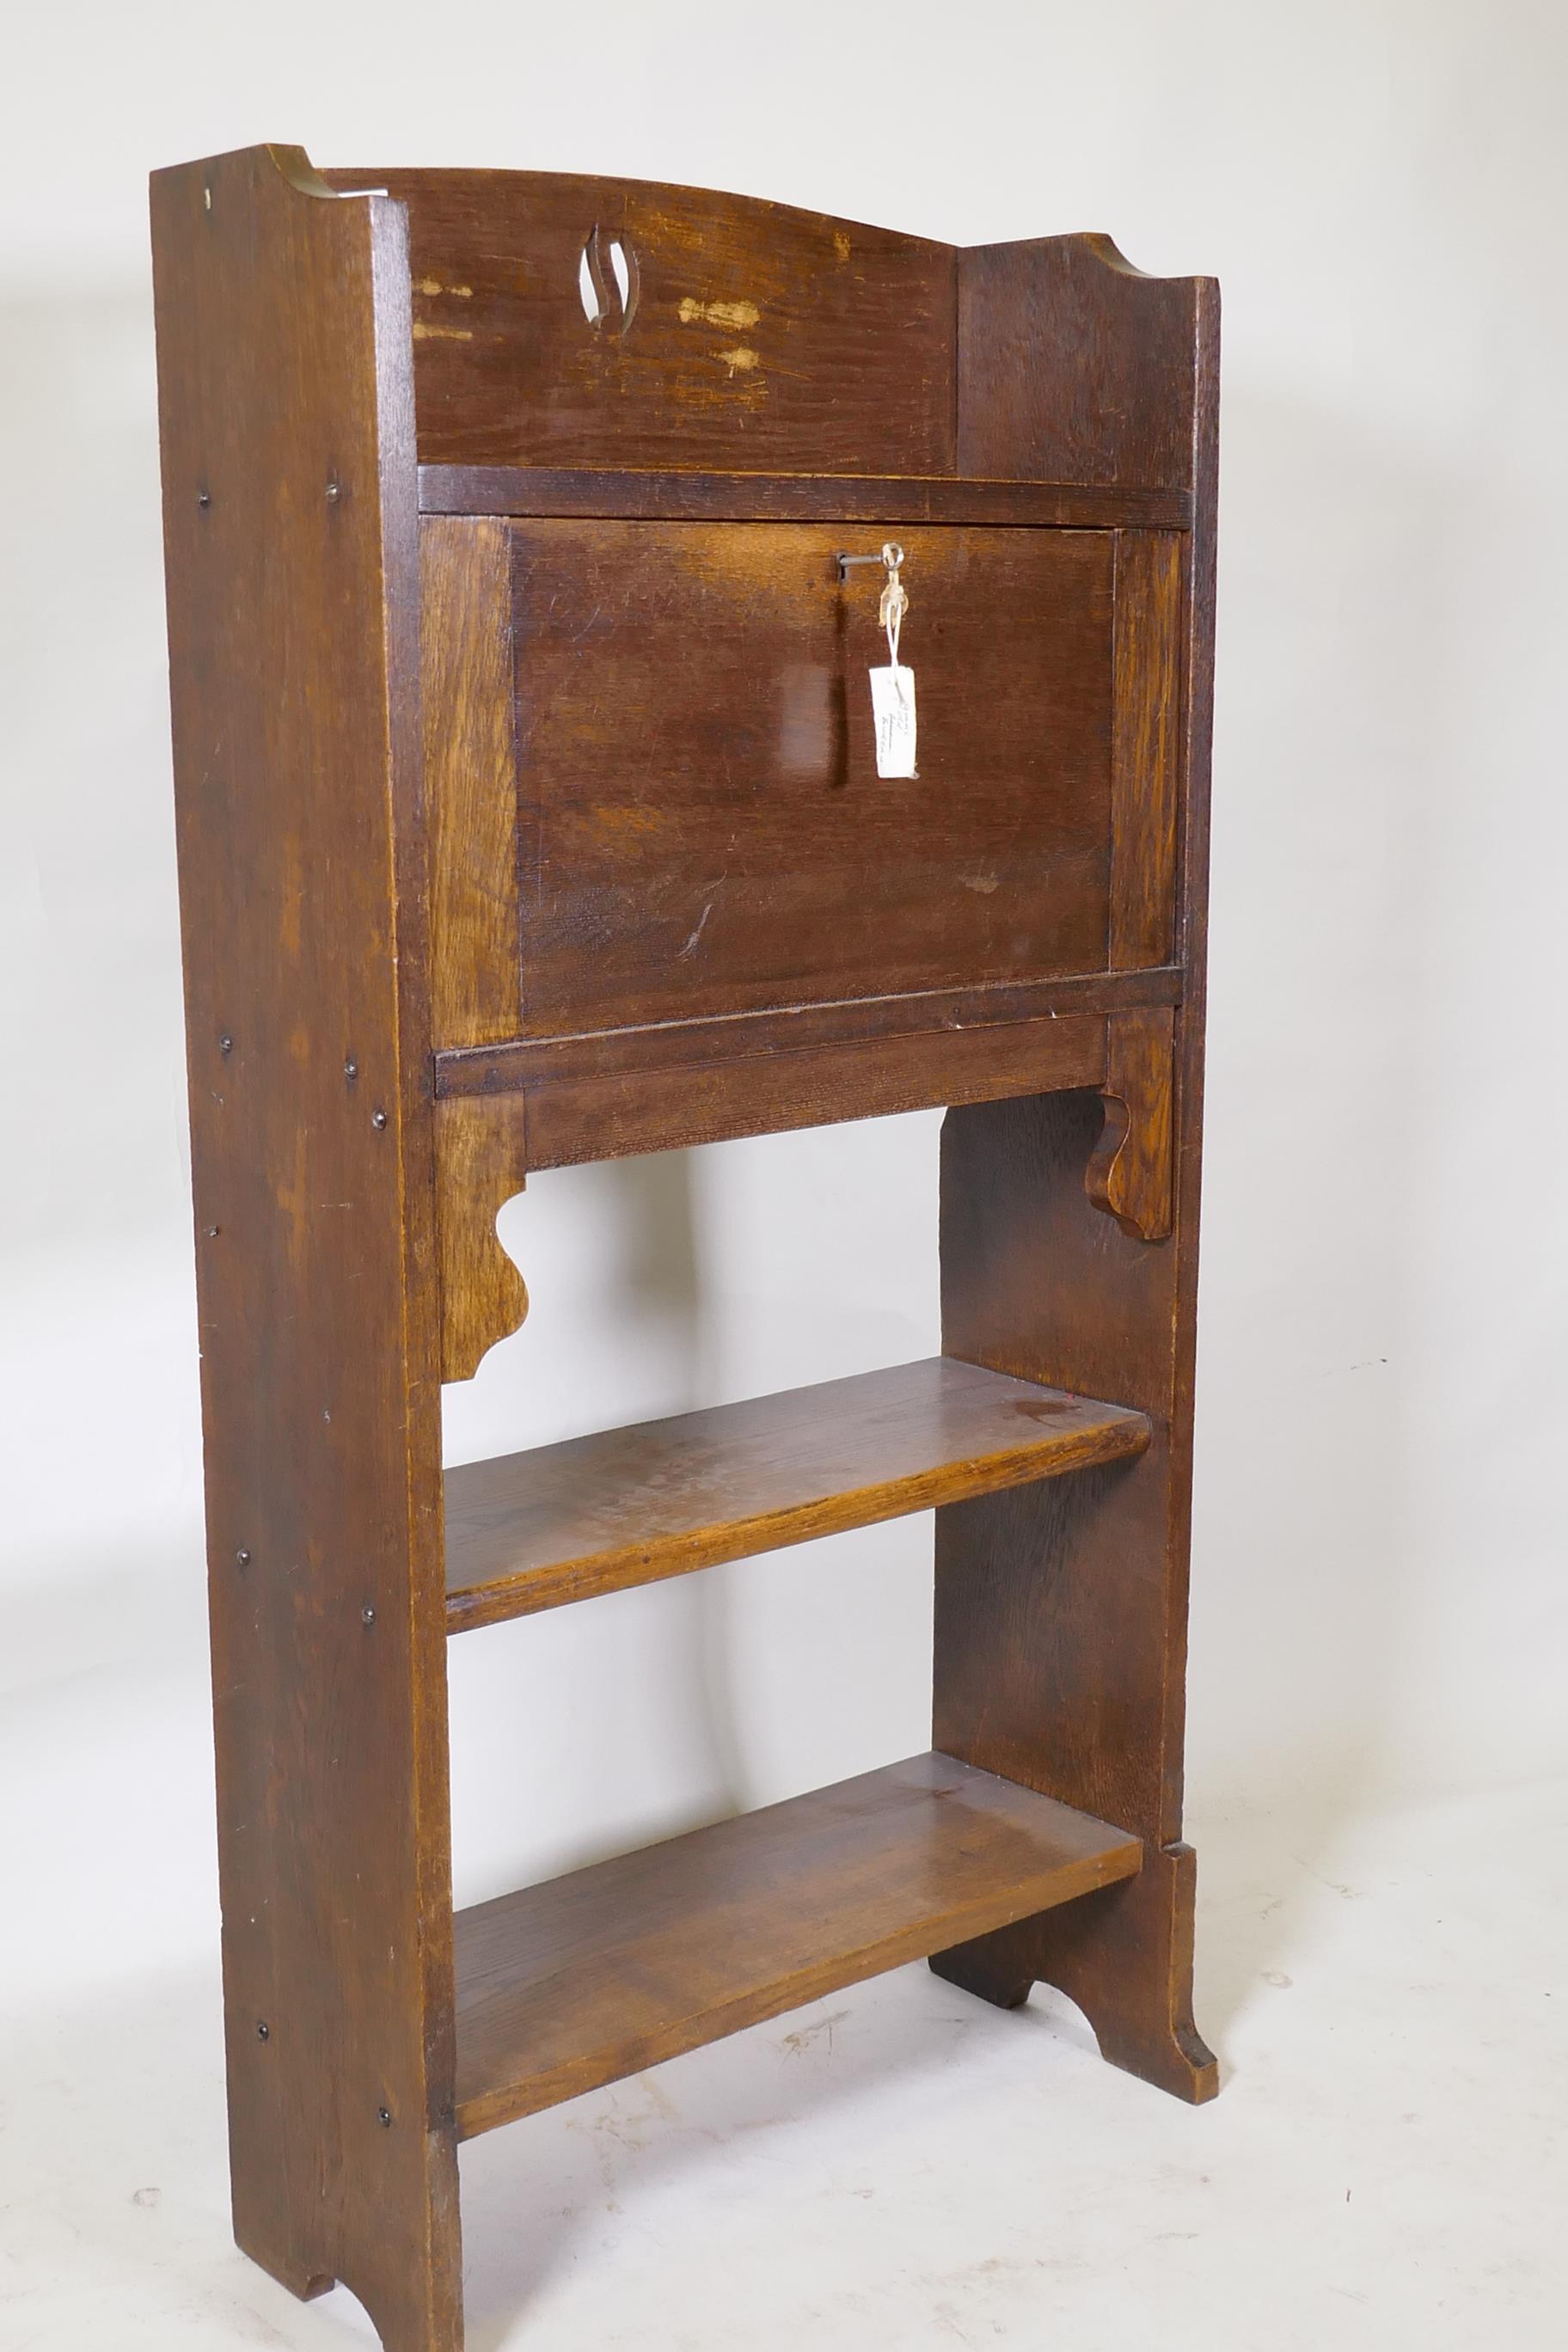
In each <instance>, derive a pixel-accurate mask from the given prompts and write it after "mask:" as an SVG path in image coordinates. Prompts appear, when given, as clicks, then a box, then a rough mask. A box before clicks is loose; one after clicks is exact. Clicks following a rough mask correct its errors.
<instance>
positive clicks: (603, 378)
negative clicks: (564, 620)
mask: <svg viewBox="0 0 1568 2352" xmlns="http://www.w3.org/2000/svg"><path fill="white" fill-rule="evenodd" d="M327 177H328V178H329V179H330V180H331V183H332V184H333V185H334V186H335V187H340V188H347V187H377V188H387V189H390V191H391V193H392V194H393V195H394V196H396V197H400V198H402V199H403V200H404V202H405V203H406V205H407V206H408V229H409V248H410V257H411V264H412V269H413V279H414V335H415V342H414V370H415V394H416V404H417V412H418V432H419V455H420V457H421V458H422V459H423V461H424V462H425V463H426V465H481V466H540V465H542V466H564V467H573V466H612V467H637V466H664V467H742V468H745V469H747V470H757V471H762V472H768V471H773V472H785V471H795V472H807V471H809V472H811V473H816V474H838V473H852V474H877V473H900V474H948V473H951V472H952V435H953V405H954V400H953V311H954V290H953V273H954V254H953V249H952V247H951V246H946V245H934V244H931V243H930V242H928V241H927V240H926V239H923V238H921V237H911V236H896V235H894V234H893V233H892V232H891V231H890V230H888V229H879V228H868V227H866V226H863V225H862V224H861V223H859V222H858V221H839V220H830V219H828V218H827V217H826V215H822V214H819V213H809V212H801V211H797V210H796V209H795V208H794V207H793V206H791V205H775V204H768V203H765V202H763V201H761V200H758V199H756V198H751V197H745V196H725V195H717V194H712V193H710V191H708V190H706V189H700V188H677V187H664V186H659V185H657V184H652V183H643V182H637V181H623V180H608V179H587V178H583V177H580V176H575V175H573V174H569V173H548V172H420V171H404V170H381V169H377V170H374V171H352V172H351V171H346V170H344V171H333V172H331V173H328V174H327ZM595 229H596V230H597V231H598V233H599V247H598V250H599V252H600V253H601V254H604V253H605V252H606V250H607V247H608V244H609V241H610V240H611V239H612V238H615V237H619V238H620V239H622V240H623V242H624V245H625V247H626V252H627V255H628V257H629V262H630V265H631V268H633V269H634V270H635V272H636V279H637V289H636V301H635V307H634V308H633V310H632V312H631V315H630V318H629V320H624V315H623V311H622V307H621V305H620V303H619V301H618V300H617V299H616V291H615V288H614V281H613V276H612V274H611V271H610V268H609V264H608V262H607V260H606V261H605V262H603V263H602V265H601V268H602V275H603V278H604V281H605V282H604V291H605V296H606V297H607V298H608V299H607V308H608V313H609V315H608V316H607V317H606V319H605V322H604V323H603V324H602V325H601V326H599V327H596V328H595V327H593V326H590V325H589V323H588V320H587V319H586V317H585V316H584V309H583V303H582V298H581V295H580V292H579V287H578V278H579V272H580V269H581V267H582V263H583V258H584V248H585V246H586V244H587V241H588V239H589V238H590V236H592V235H593V233H594V231H595Z"/></svg>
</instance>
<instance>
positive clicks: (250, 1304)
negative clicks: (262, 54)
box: [153, 149, 462, 2352]
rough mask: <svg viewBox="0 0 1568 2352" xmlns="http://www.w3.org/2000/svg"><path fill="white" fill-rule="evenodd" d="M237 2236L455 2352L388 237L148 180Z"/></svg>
mask: <svg viewBox="0 0 1568 2352" xmlns="http://www.w3.org/2000/svg"><path fill="white" fill-rule="evenodd" d="M153 257H154V276H155V288H156V300H157V327H158V362H159V398H160V405H161V410H162V420H163V502H164V503H163V514H164V534H165V549H166V556H167V568H168V586H169V652H170V668H171V674H172V681H173V707H174V772H175V786H176V799H177V813H178V840H179V858H180V887H181V910H182V923H183V929H184V958H185V977H186V998H185V1009H186V1027H187V1038H188V1045H189V1063H190V1103H191V1139H192V1155H193V1161H194V1174H195V1213H196V1232H197V1244H196V1258H197V1297H198V1309H199V1315H200V1322H201V1370H202V1412H203V1424H204V1431H205V1466H206V1509H207V1539H208V1559H209V1571H210V1595H211V1621H212V1647H213V1686H214V1704H215V1713H216V1749H217V1780H218V1846H219V1864H220V1871H221V1876H222V1892H223V1920H224V1938H223V1950H224V1989H225V2008H226V2029H227V2042H228V2095H229V2132H230V2149H231V2156H232V2164H233V2176H234V2210H235V2228H236V2234H237V2238H238V2240H239V2242H240V2244H241V2245H242V2246H243V2247H244V2249H245V2250H246V2252H247V2253H249V2254H251V2255H253V2256H254V2257H255V2259H256V2260H257V2261H258V2262H259V2263H262V2264H263V2265H264V2266H265V2267H266V2268H267V2269H268V2270H269V2271H270V2272H271V2273H273V2275H274V2276H275V2277H277V2278H279V2279H280V2280H282V2281H283V2283H284V2284H286V2285H288V2286H289V2287H291V2288H292V2289H293V2290H294V2292H295V2293H296V2294H314V2293H317V2292H319V2291H320V2290H321V2289H322V2288H324V2287H325V2286H327V2285H328V2284H331V2281H332V2280H333V2279H334V2278H341V2279H343V2280H344V2281H346V2282H347V2284H349V2285H350V2286H352V2287H353V2291H354V2293H355V2294H357V2295H358V2296H359V2297H360V2299H361V2301H362V2302H363V2304H364V2305H366V2306H367V2308H368V2309H369V2311H370V2313H371V2315H372V2316H373V2317H374V2321H375V2323H376V2326H377V2327H378V2328H379V2329H380V2331H381V2335H382V2340H383V2342H384V2345H386V2346H387V2347H388V2352H455V2347H457V2346H458V2344H459V2343H460V2340H461V2326H462V2321H461V2308H460V2276H461V2269H460V2263H459V2258H458V2203H457V2192H458V2179H457V2166H456V2160H455V2143H454V2138H453V2131H452V2121H451V2095H452V2065H453V2055H452V2053H453V2039H452V1976H451V1970H452V1958H451V1949H452V1947H451V1886H450V1865H449V1858H448V1840H447V1736H446V1660H445V1655H444V1649H443V1622H442V1601H441V1582H442V1561H441V1524H440V1451H439V1448H440V1431H439V1425H438V1418H437V1413H438V1386H437V1380H438V1370H439V1366H438V1361H437V1325H436V1314H435V1303H436V1302H435V1286H434V1280H433V1272H434V1269H433V1234H432V1213H431V1172H430V1171H431V1142H430V1112H429V1106H428V1089H427V1080H426V1073H427V1060H428V1051H429V1045H428V1015H427V1007H426V999H425V988H426V978H425V947H424V936H423V934H424V906H425V877H424V870H423V867H424V845H423V839H422V833H421V820H420V809H419V796H420V746H419V719H418V658H419V657H418V646H417V637H416V628H417V614H418V596H419V588H418V579H417V563H418V551H417V541H416V534H417V528H418V522H417V511H416V502H415V476H414V439H413V410H412V401H411V397H410V388H409V383H408V379H407V339H408V279H407V266H406V260H405V248H404V238H403V222H402V216H401V215H400V213H399V212H398V210H397V208H396V207H395V205H390V204H388V203H386V202H385V201H384V200H383V199H379V198H375V197H365V198H363V199H361V200H360V201H358V202H354V203H342V202H338V201H335V200H332V199H331V198H330V197H329V196H328V194H327V191H326V190H325V189H324V188H321V186H320V185H319V184H316V183H314V182H313V181H312V178H311V176H310V170H309V166H308V164H307V163H306V161H305V159H304V157H303V156H302V155H301V154H300V152H298V151H297V150H289V149H279V150H270V151H269V150H265V149H253V150H251V151H250V152H247V153H243V154H237V155H229V156H222V157H218V158H216V159H215V160H214V161H212V162H210V163H203V164H191V165H187V166H185V167H184V168H182V169H179V170H175V171H170V172H162V173H157V174H156V175H155V176H154V178H153Z"/></svg>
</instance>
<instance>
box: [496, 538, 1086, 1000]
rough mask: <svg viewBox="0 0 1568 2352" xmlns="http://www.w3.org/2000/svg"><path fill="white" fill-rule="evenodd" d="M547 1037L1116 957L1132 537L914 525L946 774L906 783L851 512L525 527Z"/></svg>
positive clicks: (519, 579) (869, 573) (916, 641)
mask: <svg viewBox="0 0 1568 2352" xmlns="http://www.w3.org/2000/svg"><path fill="white" fill-rule="evenodd" d="M512 532H513V546H514V551H515V580H516V610H517V638H518V644H517V665H518V697H519V703H518V749H519V762H520V795H521V827H522V832H521V877H522V904H521V937H522V963H523V1005H522V1010H523V1031H524V1034H532V1035H539V1034H563V1033H566V1032H570V1031H573V1030H580V1029H597V1028H613V1027H619V1026H623V1025H626V1024H636V1023H638V1022H650V1021H665V1020H677V1019H681V1018H690V1017H694V1016H700V1015H703V1014H710V1013H739V1012H744V1011H751V1010H755V1009H757V1008H759V1007H763V1006H767V1005H773V1004H790V1003H811V1002H816V1001H820V1000H822V999H824V998H833V997H846V996H853V995H857V994H877V995H884V994H889V993H897V992H900V991H903V990H910V989H921V988H941V987H949V986H954V985H959V984H970V985H973V983H975V982H987V981H998V980H1017V979H1028V978H1037V977H1040V976H1047V975H1050V974H1052V973H1057V972H1075V971H1095V970H1103V969H1104V966H1105V961H1106V940H1107V924H1108V909H1109V895H1108V893H1109V871H1110V709H1111V644H1110V606H1111V547H1112V541H1111V537H1110V534H1108V533H1104V532H1097V531H1027V532H1025V531H1016V530H965V529H961V528H951V529H949V528H931V527H917V528H914V529H907V528H902V527H900V526H899V525H898V524H896V523H889V524H888V525H886V526H883V525H877V526H873V527H871V528H869V529H867V528H866V527H864V526H861V527H859V529H858V531H856V532H851V533H849V534H848V541H849V544H850V546H851V547H852V549H854V550H855V551H862V550H863V549H864V548H875V547H877V546H879V544H880V543H881V541H882V539H883V537H884V536H885V535H886V533H888V532H891V533H893V535H895V536H896V537H897V538H898V539H899V541H900V543H901V544H902V546H903V548H904V550H905V553H906V562H905V570H904V576H905V580H906V583H907V586H908V589H909V593H910V615H909V619H908V621H907V623H906V625H905V635H904V642H903V646H902V648H901V652H902V657H903V658H904V659H905V660H906V661H908V662H909V663H910V665H911V666H912V667H913V669H914V672H915V677H916V680H917V690H918V696H919V710H920V773H919V776H918V778H917V779H915V780H912V781H884V780H882V779H879V777H878V776H877V773H876V769H875V759H874V750H873V739H872V729H871V719H870V703H869V688H868V679H867V672H868V667H869V666H870V665H871V664H872V663H874V662H878V661H885V660H886V658H887V648H886V643H885V640H884V639H883V637H882V635H881V633H880V631H879V628H878V625H877V601H878V594H879V586H880V582H881V577H882V575H881V573H880V572H879V569H878V568H877V567H874V566H872V567H868V568H866V569H865V570H861V571H857V572H851V573H850V574H849V577H848V579H847V582H842V583H841V582H840V580H839V578H838V573H837V563H836V561H835V558H836V554H837V551H838V550H840V549H841V548H843V547H844V546H845V544H846V538H847V533H846V531H845V530H840V529H836V528H834V527H832V526H807V525H793V524H755V525H744V524H735V525H728V526H725V525H715V526H707V525H703V524H697V523H689V524H688V523H668V524H666V523H620V522H575V521H538V522H519V523H515V524H514V525H513V526H512Z"/></svg>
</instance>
